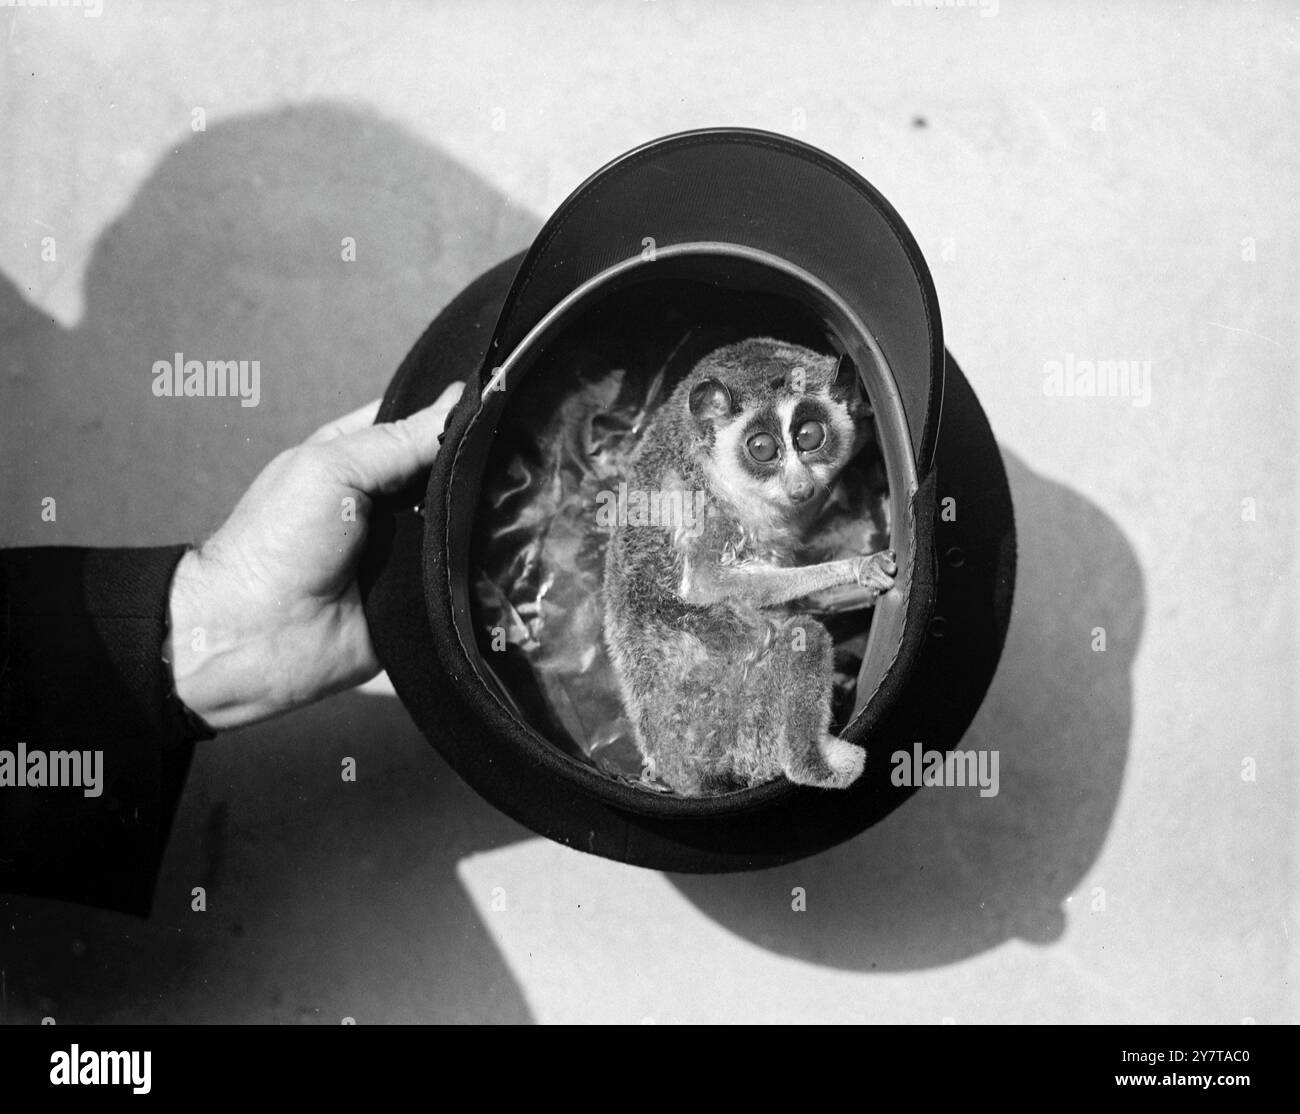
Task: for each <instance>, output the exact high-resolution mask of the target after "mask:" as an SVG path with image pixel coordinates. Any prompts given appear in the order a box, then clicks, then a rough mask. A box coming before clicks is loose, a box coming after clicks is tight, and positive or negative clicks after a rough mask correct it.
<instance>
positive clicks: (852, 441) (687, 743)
mask: <svg viewBox="0 0 1300 1114" xmlns="http://www.w3.org/2000/svg"><path fill="white" fill-rule="evenodd" d="M838 366H839V365H838V364H837V361H836V360H835V359H833V358H832V357H830V356H824V355H821V354H819V353H816V352H813V351H811V350H810V349H807V348H802V347H799V346H797V345H792V344H787V343H784V342H781V341H777V340H773V339H771V338H769V337H758V338H751V339H749V340H744V341H741V342H739V343H737V344H731V345H728V346H727V347H724V348H720V349H718V350H717V351H715V352H713V353H711V354H710V355H708V356H706V357H705V358H704V359H703V360H701V361H700V362H699V363H698V364H697V365H696V366H695V367H694V368H693V369H692V370H691V372H690V374H688V375H687V376H686V378H685V379H683V380H682V382H681V383H680V384H678V386H677V387H676V389H675V390H674V391H673V393H672V395H671V396H670V397H669V399H668V401H667V402H665V403H664V404H663V405H662V406H661V407H660V408H659V410H658V411H657V412H656V413H655V415H654V417H653V418H652V419H651V421H650V423H649V425H648V426H647V427H646V430H645V433H644V434H643V436H642V438H641V441H640V444H639V445H638V446H637V449H636V451H635V453H634V454H633V456H632V459H631V462H630V469H629V477H628V488H629V490H630V491H631V492H632V493H634V494H639V495H640V496H641V498H642V499H643V500H650V501H654V502H656V503H657V505H658V506H660V507H681V508H693V507H698V506H699V505H700V501H699V499H698V498H697V493H701V492H702V493H703V497H704V498H703V502H704V505H705V508H706V512H707V513H706V514H705V515H704V516H703V520H702V521H699V520H696V519H694V516H691V515H689V514H686V515H676V516H675V515H665V514H659V515H653V516H651V517H650V519H649V524H638V525H631V524H621V525H619V526H618V527H617V529H616V530H615V532H614V535H613V537H612V538H611V539H610V543H609V546H608V549H607V552H606V557H605V586H604V593H605V642H606V645H607V646H608V648H609V652H610V657H611V659H612V661H613V663H614V667H615V670H616V671H617V673H618V677H619V682H620V685H621V687H622V693H623V701H624V705H625V707H626V709H627V712H628V715H629V717H630V718H631V720H632V725H633V729H634V731H635V734H636V740H637V745H638V746H639V748H640V750H641V755H642V757H643V758H644V759H645V763H646V772H647V774H648V775H650V776H653V777H657V778H658V779H659V780H660V781H662V782H664V783H666V784H667V785H669V786H670V787H671V788H672V789H674V790H676V791H677V792H678V793H681V794H684V795H687V796H699V795H703V794H708V793H717V792H725V791H727V790H731V789H737V788H743V787H748V786H753V785H757V784H760V783H762V782H765V781H769V780H771V779H772V778H774V777H777V776H778V775H780V774H785V776H786V777H787V778H789V779H790V780H791V781H793V782H797V783H799V784H801V785H816V786H822V787H826V788H843V787H845V786H848V785H850V784H852V783H853V782H854V781H855V780H856V779H857V778H858V776H859V775H860V774H861V773H862V768H863V762H864V760H865V755H864V752H863V751H862V750H861V749H860V748H858V747H856V746H854V745H853V744H851V743H849V742H847V741H845V740H843V739H840V738H838V737H836V736H835V735H832V734H830V732H829V724H830V716H831V691H832V680H833V661H832V658H833V653H834V647H833V645H832V642H831V637H830V634H829V633H828V632H827V630H826V628H825V627H824V626H822V625H821V623H819V622H817V620H816V619H814V618H813V617H812V616H811V615H807V614H802V613H800V612H799V611H798V608H797V604H798V602H799V601H801V600H803V599H804V598H805V597H807V596H810V595H812V594H813V593H816V592H820V591H822V590H823V589H827V588H833V587H839V586H842V585H845V584H858V585H862V586H863V587H865V588H867V589H869V590H870V596H869V598H870V599H872V600H873V601H874V598H875V596H876V595H878V594H879V593H880V592H884V591H888V590H889V589H890V588H891V587H892V586H893V574H894V572H895V566H894V555H893V554H892V553H889V552H883V553H876V554H872V555H869V556H868V555H864V556H861V557H852V558H845V559H841V560H833V561H826V562H823V563H821V564H811V565H799V564H798V563H797V562H798V560H799V558H800V555H801V545H802V542H803V540H804V535H805V531H806V529H807V527H808V525H809V523H810V521H811V520H812V519H813V518H814V517H815V515H816V513H817V510H818V508H819V506H820V504H821V502H822V499H823V498H824V496H825V494H826V492H827V489H828V488H829V487H830V485H831V484H832V483H833V482H834V480H835V478H836V477H837V476H838V475H839V473H840V470H841V469H842V468H843V467H844V466H845V465H846V464H847V463H848V462H849V460H850V459H851V458H852V457H853V455H854V453H855V452H856V451H857V449H858V448H860V447H861V444H862V440H863V438H864V436H865V433H866V426H867V422H866V420H865V418H864V412H865V407H864V404H863V403H862V402H861V400H860V396H859V394H858V388H857V384H856V381H854V380H852V379H851V380H850V382H849V383H844V382H837V370H838ZM800 369H802V370H800ZM641 517H642V518H643V519H644V517H645V516H641Z"/></svg>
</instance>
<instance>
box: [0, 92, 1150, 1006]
mask: <svg viewBox="0 0 1300 1114" xmlns="http://www.w3.org/2000/svg"><path fill="white" fill-rule="evenodd" d="M537 224H538V222H537V221H536V219H535V218H533V217H531V216H529V215H528V214H524V213H520V212H518V211H516V210H513V209H511V208H510V206H509V205H508V203H507V202H506V201H505V200H504V199H503V198H502V197H501V196H500V195H498V194H497V193H495V192H494V191H493V190H492V189H491V188H490V187H489V186H488V185H487V184H486V183H484V182H483V181H482V180H481V179H479V178H477V177H476V176H474V175H473V174H471V173H470V172H469V171H467V170H465V169H464V168H463V167H461V166H459V165H458V164H456V163H455V162H453V161H452V160H451V159H449V158H448V157H447V156H445V155H442V154H440V153H439V152H437V151H435V150H433V149H431V148H429V147H428V146H427V145H425V144H424V143H422V142H421V141H420V140H418V139H416V138H414V137H412V136H411V135H409V134H407V133H406V132H404V131H402V130H401V129H400V128H397V127H394V126H393V125H391V124H388V123H385V122H383V121H380V120H378V119H376V118H375V117H374V116H372V115H370V114H367V113H361V112H357V111H355V110H352V109H348V108H341V107H336V106H328V105H316V106H310V107H304V108H294V109H286V110H284V111H279V112H275V113H271V114H268V115H264V116H255V117H249V118H245V119H240V120H234V121H231V122H228V123H223V124H220V125H216V126H214V127H213V128H212V129H211V130H210V131H209V132H207V133H205V134H202V135H200V136H197V137H195V138H193V139H190V140H188V141H187V142H186V143H184V144H183V145H182V146H181V147H180V148H179V149H178V150H177V151H176V152H175V153H174V154H172V155H170V156H168V158H167V159H166V160H164V162H163V163H162V165H161V166H160V167H159V168H158V169H157V171H156V172H155V173H154V174H153V175H152V176H151V177H150V179H149V180H148V181H147V182H146V183H145V184H144V185H143V186H142V188H141V189H140V191H139V193H138V195H137V196H136V198H135V199H134V201H133V203H132V205H131V207H130V209H129V210H128V211H127V212H126V213H125V214H124V215H123V217H122V218H121V219H120V220H118V221H117V222H116V223H114V224H113V225H112V226H111V227H110V228H109V229H108V230H107V231H106V232H105V234H104V236H103V237H102V239H101V241H100V242H99V244H98V245H97V246H96V249H95V253H94V257H93V259H92V262H91V265H90V268H89V271H88V277H87V312H86V317H85V319H84V321H82V322H81V323H80V324H79V325H78V326H77V327H76V328H75V329H73V330H70V331H69V330H64V329H62V328H61V327H59V326H58V325H57V324H56V323H53V322H51V321H49V319H48V318H46V317H45V316H43V315H41V314H39V313H38V312H37V311H36V310H35V309H34V308H33V307H31V306H30V305H28V304H27V303H26V301H25V300H24V299H23V298H22V297H21V295H20V294H19V293H18V292H17V291H16V290H14V289H13V287H12V284H7V289H4V290H0V373H2V374H3V376H4V385H3V390H4V398H5V402H6V405H5V406H4V407H3V408H0V445H3V447H2V448H0V461H2V462H3V466H4V469H5V473H6V475H7V476H8V477H9V483H10V488H11V495H10V498H9V499H7V500H6V503H7V504H9V505H10V506H13V507H17V508H19V509H20V513H15V514H7V517H6V527H5V528H6V536H5V538H4V544H8V545H15V544H35V543H42V544H71V543H85V544H100V545H106V544H144V543H160V542H165V541H175V540H177V539H180V538H187V537H195V536H198V535H201V534H202V533H204V532H206V531H207V530H209V529H211V528H212V527H213V526H215V524H216V523H217V522H219V521H220V519H221V518H222V517H223V516H224V515H225V514H226V513H227V512H228V510H229V509H230V507H231V506H232V505H233V504H234V502H235V500H236V498H237V497H238V495H239V494H240V493H241V492H242V491H243V489H244V488H245V486H246V485H247V483H248V482H249V481H250V480H251V479H252V477H253V476H254V475H255V474H256V473H257V471H259V470H260V468H261V467H262V466H263V465H264V464H265V462H266V461H267V460H268V459H269V458H270V457H271V456H273V455H274V454H275V453H276V452H277V451H279V450H280V449H281V448H283V447H284V446H286V445H288V444H290V443H292V442H293V441H294V440H296V439H298V438H300V437H302V436H304V435H306V434H307V433H308V432H310V431H311V430H312V429H314V428H316V427H317V426H318V425H320V424H322V423H323V422H325V421H327V420H328V419H330V418H332V417H334V416H336V415H337V414H339V413H342V412H344V411H346V410H349V409H352V408H353V407H355V406H357V405H359V404H360V403H362V402H364V401H365V400H366V399H368V398H370V397H373V396H376V395H378V394H380V393H381V391H382V389H383V387H384V386H385V384H386V383H387V381H388V378H389V377H390V376H391V374H392V372H393V369H394V368H396V366H397V365H398V363H399V362H400V360H401V358H402V356H403V355H405V353H406V350H407V349H408V348H409V346H410V345H411V344H412V343H413V342H414V340H415V338H416V337H418V335H419V334H420V333H421V332H422V331H423V329H424V328H425V326H426V325H427V324H428V322H429V321H430V320H431V319H432V318H433V316H434V315H435V314H436V313H437V311H438V310H439V309H440V308H441V307H442V306H443V305H444V304H445V303H446V302H448V301H449V300H450V299H451V297H452V296H453V295H455V294H456V293H457V292H459V290H460V289H461V288H462V287H463V286H464V285H465V284H466V283H468V282H469V280H470V279H472V278H473V277H474V276H475V275H477V274H478V273H479V272H481V271H482V270H484V269H485V268H487V267H488V266H490V265H491V264H493V263H496V262H497V261H499V260H500V259H502V258H504V257H506V256H507V255H510V254H512V253H513V252H515V251H517V250H519V249H520V248H522V247H524V246H526V244H527V243H528V241H529V240H530V238H531V236H532V234H533V232H534V231H535V229H536V227H537ZM345 236H351V237H355V239H356V242H357V252H356V254H357V259H356V262H355V263H345V262H344V261H343V260H342V258H341V241H342V239H343V237H345ZM3 285H6V284H4V282H3V280H2V279H0V286H3ZM176 352H183V353H184V354H185V355H186V357H187V358H200V359H209V358H213V359H216V358H220V359H250V360H251V359H258V360H260V361H261V367H262V372H261V400H260V402H259V405H258V406H257V407H255V408H241V407H240V406H239V405H238V401H237V400H234V399H191V400H186V401H183V402H180V403H178V402H177V401H176V400H168V399H157V398H154V397H153V395H152V393H151V391H150V387H151V383H152V375H151V368H152V365H153V362H154V361H155V360H157V359H169V358H171V357H172V356H173V355H174V353H176ZM33 462H34V464H33ZM1007 468H1008V472H1009V477H1010V482H1011V489H1012V494H1013V496H1014V499H1015V505H1016V509H1017V519H1018V530H1019V538H1020V556H1019V571H1018V577H1017V585H1016V601H1015V610H1014V614H1013V619H1012V624H1011V629H1010V632H1009V636H1008V641H1007V645H1006V650H1005V652H1004V655H1003V659H1002V663H1001V666H1000V669H999V672H998V675H997V678H996V680H995V681H994V684H993V687H992V689H991V691H990V692H989V695H988V697H987V699H986V701H985V703H984V706H983V708H982V709H981V711H980V713H979V715H978V717H977V718H976V721H975V723H974V725H973V727H972V729H971V731H970V732H969V733H968V735H967V737H966V740H965V743H964V744H963V745H964V746H966V747H974V748H990V749H996V750H998V751H999V752H1000V780H1001V784H1000V793H999V795H998V796H997V797H995V798H990V799H981V798H980V797H978V796H977V795H974V794H972V793H971V792H970V791H964V790H956V789H953V790H948V789H930V790H922V791H921V792H920V793H919V794H918V795H917V796H916V797H915V798H913V799H912V800H911V801H909V802H907V803H906V804H904V805H903V806H902V807H901V808H900V809H899V810H898V811H897V812H895V813H894V814H892V815H891V816H889V817H888V818H886V820H884V821H883V822H882V823H881V824H879V825H877V826H876V827H875V828H873V829H871V830H870V831H868V832H866V833H865V834H863V835H862V836H860V837H859V838H857V839H856V840H853V841H852V842H850V843H849V844H846V845H844V846H841V847H839V848H836V849H834V850H832V851H829V852H827V853H825V854H822V855H820V856H817V857H816V858H814V859H811V860H808V861H805V862H803V863H797V864H794V865H792V866H789V867H784V868H780V869H778V870H773V871H767V872H764V873H762V874H754V875H735V876H706V877H676V878H674V881H675V882H676V884H677V885H678V886H679V887H680V889H681V890H682V892H683V893H684V894H686V895H687V896H688V897H689V898H690V899H691V900H692V901H693V902H694V903H695V904H696V905H698V906H699V908H700V909H701V910H702V911H704V912H705V913H706V914H707V915H708V916H710V917H711V918H713V919H715V920H716V921H718V922H720V923H722V924H724V925H726V926H727V927H729V928H731V929H732V930H733V931H735V932H737V933H738V934H740V935H742V936H744V937H747V938H749V939H751V940H753V941H755V942H756V943H758V944H760V945H762V946H764V947H766V948H770V949H772V950H775V951H778V952H782V953H786V954H790V955H795V956H799V957H801V958H805V959H808V960H810V961H813V962H817V963H822V964H827V965H832V966H837V967H845V968H852V969H862V970H871V969H880V970H904V969H915V968H925V967H930V966H934V965H938V964H943V963H948V962H952V961H954V960H957V959H960V958H962V957H963V956H967V955H971V954H974V953H977V952H979V951H982V950H984V949H987V948H989V947H992V946H994V945H996V944H998V943H1000V942H1002V941H1004V940H1007V939H1009V938H1013V937H1020V938H1024V939H1029V940H1034V941H1040V942H1046V941H1050V940H1052V939H1055V938H1056V937H1057V936H1059V935H1060V933H1061V932H1062V930H1063V927H1064V923H1065V911H1064V910H1063V907H1062V903H1063V901H1064V899H1065V898H1066V896H1067V895H1068V894H1069V893H1070V892H1071V891H1072V890H1073V889H1074V888H1075V887H1076V886H1077V885H1078V883H1079V881H1080V879H1082V877H1083V876H1084V874H1085V873H1086V871H1087V869H1088V867H1089V865H1090V864H1091V863H1092V861H1093V860H1094V859H1095V857H1096V855H1097V853H1098V851H1099V850H1100V847H1101V844H1102V841H1103V840H1104V837H1105V833H1106V830H1107V826H1108V824H1109V821H1110V817H1111V815H1112V813H1113V811H1114V808H1115V803H1116V799H1117V795H1118V792H1119V785H1120V779H1121V775H1122V772H1123V769H1124V765H1125V756H1126V750H1127V745H1128V743H1127V740H1128V733H1129V720H1130V706H1131V690H1130V681H1129V667H1130V664H1131V661H1132V657H1133V653H1134V650H1135V648H1136V643H1137V639H1138V637H1139V634H1140V631H1141V621H1142V611H1143V591H1142V583H1141V575H1140V572H1139V569H1138V567H1137V564H1136V561H1135V559H1134V556H1133V554H1132V551H1131V549H1130V547H1129V546H1128V544H1127V543H1126V541H1125V540H1124V538H1123V536H1122V534H1121V533H1120V532H1119V530H1118V529H1117V528H1116V527H1115V525H1114V524H1113V523H1112V522H1111V521H1110V520H1109V519H1108V518H1106V516H1105V515H1104V514H1102V513H1101V512H1100V511H1099V510H1098V509H1097V508H1096V507H1095V506H1093V505H1092V504H1090V503H1088V502H1087V501H1086V500H1084V499H1082V498H1081V497H1079V496H1078V495H1076V494H1074V493H1072V492H1070V491H1069V490H1068V489H1066V488H1064V487H1062V486H1061V485H1058V484H1055V483H1051V482H1049V481H1046V480H1043V479H1041V478H1039V477H1037V476H1035V475H1034V474H1033V473H1032V472H1031V471H1030V470H1029V469H1027V468H1026V467H1025V466H1024V465H1022V464H1020V463H1019V462H1018V461H1017V460H1015V458H1013V457H1010V456H1007ZM49 494H53V495H55V496H56V497H57V498H58V519H57V521H56V523H53V524H42V523H41V522H40V515H39V508H40V500H41V498H42V497H44V496H45V495H49ZM23 508H31V514H30V516H27V515H25V514H24V513H21V511H22V509H23ZM1098 626H1102V627H1105V628H1106V632H1107V650H1106V652H1105V653H1104V654H1094V653H1093V652H1092V651H1091V649H1090V646H1089V642H1090V632H1091V630H1092V628H1093V627H1098ZM344 757H355V758H356V759H357V764H358V768H359V769H360V770H364V771H365V774H366V776H364V777H359V778H358V780H357V782H355V783H344V782H342V781H341V779H340V776H339V771H340V762H341V760H342V759H343V758H344ZM525 838H531V835H530V833H528V832H527V831H525V830H524V829H523V828H521V827H520V826H518V825H517V824H515V823H514V822H513V821H511V820H509V819H507V818H506V817H504V816H502V815H500V814H499V813H497V812H496V810H494V809H493V808H491V807H490V806H488V805H487V804H485V803H484V802H482V801H481V800H480V799H479V798H478V797H477V796H475V795H474V794H473V793H472V791H470V790H469V789H467V788H466V787H465V786H464V785H463V784H462V783H461V782H460V781H459V779H458V778H456V776H455V775H454V774H452V773H451V771H450V770H449V769H448V768H447V766H446V765H445V764H444V763H443V762H442V760H441V759H439V758H438V757H437V756H436V755H435V754H434V753H433V751H432V750H431V748H430V747H429V746H428V745H427V744H426V743H425V742H424V740H423V739H422V738H421V737H420V735H419V733H418V731H417V730H416V729H415V728H414V726H413V725H412V724H411V722H410V720H409V718H408V717H407V715H406V713H405V711H404V710H403V709H402V708H401V706H400V705H399V704H398V703H397V702H396V701H394V700H388V699H382V698H370V697H365V696H361V695H357V694H348V695H345V696H342V697H339V698H336V699H334V700H331V701H328V702H326V703H324V704H322V705H319V706H317V707H314V708H310V709H306V710H304V711H302V712H299V713H297V714H295V715H293V716H291V717H288V718H286V719H283V720H280V721H276V722H273V723H270V724H265V725H262V726H259V727H255V728H251V729H249V730H246V731H242V732H238V733H232V734H230V735H229V736H223V737H221V738H220V739H218V740H216V741H214V742H212V743H208V744H204V745H203V746H201V747H200V748H199V750H198V752H197V755H196V758H195V762H194V766H193V768H192V771H191V774H190V779H189V783H188V784H187V787H186V792H185V795H184V797H183V799H182V801H181V805H180V809H179V812H178V816H177V820H176V824H175V828H174V832H173V838H172V841H171V845H170V847H169V850H168V856H167V860H166V864H165V867H164V872H163V878H162V880H161V883H160V886H159V892H158V898H157V902H156V905H155V912H154V915H153V917H152V918H151V919H150V920H149V921H148V922H142V921H138V920H136V919H133V918H128V917H122V916H119V915H116V914H109V913H104V912H101V911H97V910H92V909H83V908H80V907H75V906H71V905H65V904H60V903H57V902H48V901H35V900H29V899H19V898H6V897H3V896H0V957H2V958H0V966H2V967H3V968H4V973H5V978H4V984H5V996H4V1001H3V1003H0V1020H4V1021H11V1022H17V1021H31V1020H34V1019H39V1017H41V1016H45V1015H50V1016H54V1017H55V1018H56V1020H58V1021H60V1022H64V1023H71V1022H77V1021H90V1022H103V1021H208V1022H239V1021H248V1022H267V1021H289V1022H293V1021H321V1022H325V1023H338V1021H339V1020H341V1018H342V1017H345V1016H351V1017H355V1018H356V1019H357V1020H358V1021H359V1022H363V1023H364V1022H367V1021H454V1020H478V1021H519V1020H527V1019H528V1016H529V1015H528V1010H527V1007H526V1005H525V1003H524V1001H523V998H522V995H521V993H520V990H519V988H518V987H517V986H516V985H515V983H514V980H513V978H512V976H511V974H510V973H509V971H508V970H507V969H506V967H505V965H504V964H503V962H502V961H501V959H500V957H499V955H498V953H497V950H496V948H495V946H494V945H493V944H492V942H491V939H490V937H489V935H488V933H487V932H486V930H485V929H484V927H483V924H482V922H481V921H480V919H479V916H478V913H477V912H476V910H475V909H474V907H473V905H472V904H471V902H470V900H469V899H468V898H467V896H466V893H465V891H464V888H463V887H462V886H461V884H460V882H459V879H458V877H457V873H456V870H457V864H458V863H459V862H460V861H461V860H463V859H464V858H466V857H467V856H470V855H473V854H476V853H479V852H484V851H488V850H490V849H493V848H496V847H500V846H503V845H506V844H509V843H512V842H515V841H518V840H521V839H525ZM195 886H202V887H203V888H204V891H205V896H206V911H205V912H203V913H198V912H194V911H192V909H191V902H192V897H191V894H192V891H193V888H194V887H195ZM794 886H803V887H804V888H805V890H806V891H807V895H808V898H807V900H808V911H807V913H805V914H801V915H798V916H795V915H792V914H791V913H790V912H789V908H790V897H789V893H790V890H791V888H792V887H794Z"/></svg>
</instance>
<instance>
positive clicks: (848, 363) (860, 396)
mask: <svg viewBox="0 0 1300 1114" xmlns="http://www.w3.org/2000/svg"><path fill="white" fill-rule="evenodd" d="M830 394H831V397H832V398H837V399H839V400H840V401H842V402H844V403H845V404H846V405H847V406H848V408H849V413H850V414H852V415H853V417H854V419H855V420H861V419H863V418H869V417H871V416H872V414H873V413H874V411H873V410H872V409H871V403H870V402H868V401H867V396H866V395H865V394H864V393H863V390H862V381H861V380H860V379H859V378H858V369H857V367H856V366H855V365H854V363H853V361H852V360H850V359H849V358H848V357H847V356H841V357H840V358H839V363H837V364H836V365H835V375H834V377H833V378H832V380H831V388H830Z"/></svg>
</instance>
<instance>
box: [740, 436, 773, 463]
mask: <svg viewBox="0 0 1300 1114" xmlns="http://www.w3.org/2000/svg"><path fill="white" fill-rule="evenodd" d="M745 447H746V448H747V449H749V455H750V456H752V457H753V458H754V459H755V460H757V461H758V462H759V464H770V463H771V462H772V461H774V460H775V459H776V438H775V437H773V436H772V435H771V434H770V433H756V434H754V436H753V437H751V438H750V439H749V440H748V441H746V442H745Z"/></svg>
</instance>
